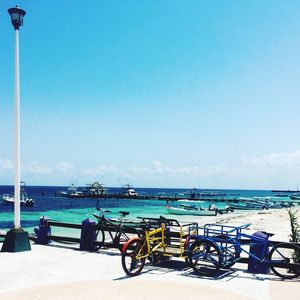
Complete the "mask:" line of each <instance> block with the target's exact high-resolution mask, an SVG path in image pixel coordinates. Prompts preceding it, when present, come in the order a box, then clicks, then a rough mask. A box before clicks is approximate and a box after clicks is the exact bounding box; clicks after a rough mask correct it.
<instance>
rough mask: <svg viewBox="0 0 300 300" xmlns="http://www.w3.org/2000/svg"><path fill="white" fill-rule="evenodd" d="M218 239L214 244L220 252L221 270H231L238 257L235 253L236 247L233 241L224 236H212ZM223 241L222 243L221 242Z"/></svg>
mask: <svg viewBox="0 0 300 300" xmlns="http://www.w3.org/2000/svg"><path fill="white" fill-rule="evenodd" d="M214 237H215V238H217V239H218V241H217V242H216V243H217V245H218V246H219V248H220V249H221V252H222V258H223V259H222V263H221V268H222V269H229V268H231V267H232V266H233V265H234V264H235V263H236V261H237V258H239V257H240V255H239V254H238V251H237V249H238V248H237V245H236V244H235V240H233V239H231V238H229V237H228V236H226V235H224V234H218V235H215V236H214ZM222 240H224V241H222Z"/></svg>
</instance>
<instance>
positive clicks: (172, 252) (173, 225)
mask: <svg viewBox="0 0 300 300" xmlns="http://www.w3.org/2000/svg"><path fill="white" fill-rule="evenodd" d="M153 227H156V228H153ZM143 229H144V230H145V235H144V236H143V238H142V239H141V238H138V237H135V238H132V239H130V240H129V241H128V242H127V243H126V244H125V245H124V246H123V248H122V267H123V269H124V271H125V273H126V274H127V275H129V276H137V275H139V274H140V273H141V271H142V270H143V268H144V265H145V261H146V258H148V259H149V260H150V262H152V263H155V262H156V261H157V260H158V259H159V258H161V257H172V256H175V257H181V258H185V259H187V247H188V237H189V236H190V235H192V234H197V232H196V231H197V226H196V223H190V224H184V225H181V224H179V223H178V221H177V220H173V219H161V223H160V224H159V225H156V226H155V225H154V224H153V223H151V222H149V223H145V224H144V225H143Z"/></svg>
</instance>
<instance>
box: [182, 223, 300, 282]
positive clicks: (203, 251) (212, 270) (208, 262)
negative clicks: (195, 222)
mask: <svg viewBox="0 0 300 300" xmlns="http://www.w3.org/2000/svg"><path fill="white" fill-rule="evenodd" d="M249 226H250V224H245V225H242V226H227V225H220V224H206V225H205V226H204V227H203V228H201V229H200V230H203V233H202V235H196V236H193V238H194V240H195V241H194V242H193V243H192V244H191V245H190V246H189V254H188V257H189V261H190V265H191V266H192V267H193V269H194V270H195V271H196V272H197V273H198V274H200V275H204V276H212V275H214V274H216V272H218V270H219V269H220V268H223V269H224V268H225V269H227V268H230V267H232V266H233V265H234V264H235V263H236V262H238V261H240V260H241V259H242V258H241V254H242V253H246V254H247V255H249V258H252V260H253V261H254V262H256V265H255V266H254V267H258V266H260V265H261V264H266V265H267V266H269V267H270V269H271V270H272V271H273V272H274V274H276V275H277V276H279V277H281V278H283V279H293V278H297V277H299V275H300V259H299V258H300V247H299V246H298V245H296V244H293V243H276V242H272V241H268V240H267V239H266V238H263V237H260V236H255V235H248V234H245V233H243V232H242V231H243V230H244V229H246V228H248V227H249ZM264 234H265V235H267V236H268V237H270V236H272V235H273V234H271V233H267V232H264ZM242 241H244V242H242ZM250 244H251V246H252V247H253V246H258V247H259V249H260V255H255V254H254V253H251V251H250V250H249V245H250ZM247 245H248V246H247Z"/></svg>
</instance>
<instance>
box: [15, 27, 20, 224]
mask: <svg viewBox="0 0 300 300" xmlns="http://www.w3.org/2000/svg"><path fill="white" fill-rule="evenodd" d="M15 32H16V45H15V193H14V198H15V199H14V200H15V201H14V203H15V204H14V208H15V215H14V225H15V226H14V227H15V229H20V228H21V223H20V169H21V168H20V79H19V30H18V29H16V30H15Z"/></svg>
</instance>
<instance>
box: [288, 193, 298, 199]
mask: <svg viewBox="0 0 300 300" xmlns="http://www.w3.org/2000/svg"><path fill="white" fill-rule="evenodd" d="M290 198H291V199H292V200H300V194H292V195H290Z"/></svg>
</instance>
